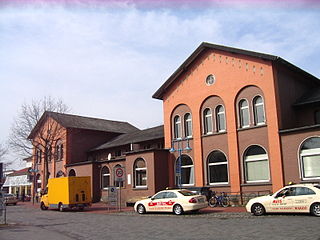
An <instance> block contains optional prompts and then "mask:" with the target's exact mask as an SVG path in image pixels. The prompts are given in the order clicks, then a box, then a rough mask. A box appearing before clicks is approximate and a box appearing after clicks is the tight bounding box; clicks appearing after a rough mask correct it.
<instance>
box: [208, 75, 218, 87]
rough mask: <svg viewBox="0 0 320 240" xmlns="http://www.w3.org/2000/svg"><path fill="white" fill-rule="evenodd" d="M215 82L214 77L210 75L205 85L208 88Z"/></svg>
mask: <svg viewBox="0 0 320 240" xmlns="http://www.w3.org/2000/svg"><path fill="white" fill-rule="evenodd" d="M215 80H216V79H215V77H214V76H213V75H212V74H210V75H209V76H208V77H207V78H206V84H207V85H208V86H210V85H212V84H214V82H215Z"/></svg>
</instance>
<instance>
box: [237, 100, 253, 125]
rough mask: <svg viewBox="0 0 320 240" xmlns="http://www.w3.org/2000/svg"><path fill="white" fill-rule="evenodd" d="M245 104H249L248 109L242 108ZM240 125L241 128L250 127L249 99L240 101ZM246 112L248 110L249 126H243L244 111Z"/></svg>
mask: <svg viewBox="0 0 320 240" xmlns="http://www.w3.org/2000/svg"><path fill="white" fill-rule="evenodd" d="M243 102H246V103H247V106H246V107H242V106H241V105H242V103H243ZM238 105H239V124H240V128H248V127H250V108H249V102H248V100H247V99H241V100H240V101H239V104H238ZM244 110H247V111H248V125H243V116H244V114H243V111H244Z"/></svg>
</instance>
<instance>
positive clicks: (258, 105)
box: [253, 96, 266, 125]
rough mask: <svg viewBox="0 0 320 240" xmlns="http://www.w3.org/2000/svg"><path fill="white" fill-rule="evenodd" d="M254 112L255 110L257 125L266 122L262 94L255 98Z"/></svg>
mask: <svg viewBox="0 0 320 240" xmlns="http://www.w3.org/2000/svg"><path fill="white" fill-rule="evenodd" d="M253 110H254V111H253V112H254V123H255V124H256V125H262V124H265V122H266V119H265V114H264V103H263V99H262V97H260V96H257V97H255V98H254V99H253Z"/></svg>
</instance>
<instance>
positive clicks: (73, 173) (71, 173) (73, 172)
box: [69, 169, 76, 177]
mask: <svg viewBox="0 0 320 240" xmlns="http://www.w3.org/2000/svg"><path fill="white" fill-rule="evenodd" d="M75 176H76V171H75V170H74V169H71V170H70V171H69V177H75Z"/></svg>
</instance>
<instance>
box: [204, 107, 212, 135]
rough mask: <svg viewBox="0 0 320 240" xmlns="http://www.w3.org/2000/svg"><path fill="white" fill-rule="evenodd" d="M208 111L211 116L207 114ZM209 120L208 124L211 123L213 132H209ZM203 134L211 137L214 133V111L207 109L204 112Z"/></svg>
mask: <svg viewBox="0 0 320 240" xmlns="http://www.w3.org/2000/svg"><path fill="white" fill-rule="evenodd" d="M207 111H210V114H206V112H207ZM207 119H208V120H209V121H208V122H210V125H211V131H208V124H207V123H208V122H207ZM203 133H204V135H209V134H212V133H213V122H212V110H211V109H210V108H205V109H204V110H203Z"/></svg>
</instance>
